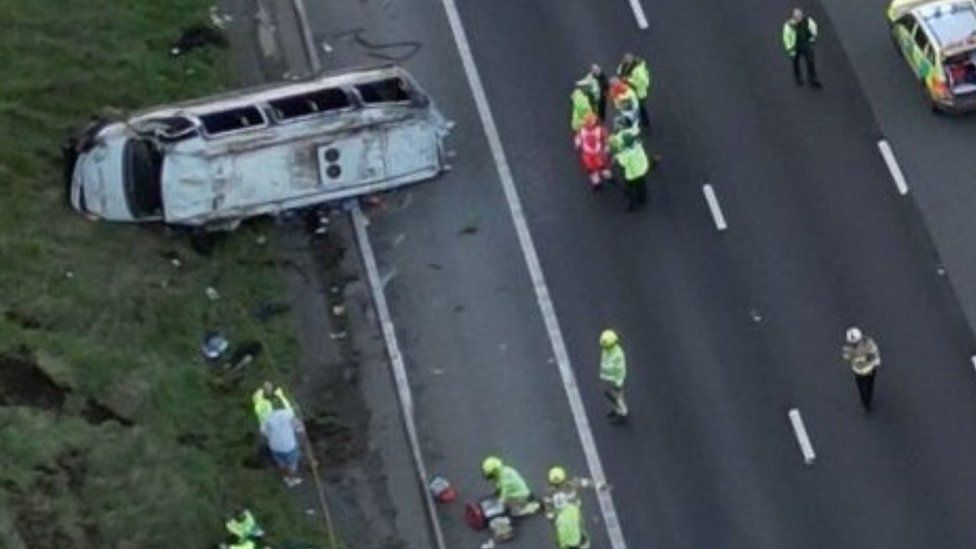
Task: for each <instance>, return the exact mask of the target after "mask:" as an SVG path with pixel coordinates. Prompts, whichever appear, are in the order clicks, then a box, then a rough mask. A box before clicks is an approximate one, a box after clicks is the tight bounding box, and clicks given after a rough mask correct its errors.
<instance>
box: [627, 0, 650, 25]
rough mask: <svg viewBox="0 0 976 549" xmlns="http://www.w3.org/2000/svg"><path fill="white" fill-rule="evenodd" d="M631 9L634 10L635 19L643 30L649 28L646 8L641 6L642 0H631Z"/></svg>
mask: <svg viewBox="0 0 976 549" xmlns="http://www.w3.org/2000/svg"><path fill="white" fill-rule="evenodd" d="M630 9H631V10H632V11H633V12H634V19H637V26H638V27H640V29H641V30H644V29H646V28H647V16H646V15H644V8H643V7H641V3H640V0H630Z"/></svg>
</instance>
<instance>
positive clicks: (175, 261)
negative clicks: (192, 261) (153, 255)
mask: <svg viewBox="0 0 976 549" xmlns="http://www.w3.org/2000/svg"><path fill="white" fill-rule="evenodd" d="M160 255H161V256H162V257H163V259H165V260H166V261H169V264H170V265H172V266H173V268H174V269H179V268H180V267H182V266H183V260H182V258H180V254H178V253H176V252H174V251H172V250H170V251H167V252H163V253H161V254H160Z"/></svg>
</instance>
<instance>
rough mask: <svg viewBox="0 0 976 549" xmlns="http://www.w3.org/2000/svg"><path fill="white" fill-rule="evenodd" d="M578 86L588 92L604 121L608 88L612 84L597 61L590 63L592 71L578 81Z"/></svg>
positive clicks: (599, 117)
mask: <svg viewBox="0 0 976 549" xmlns="http://www.w3.org/2000/svg"><path fill="white" fill-rule="evenodd" d="M576 86H577V87H578V88H582V89H583V91H585V92H586V95H587V96H589V98H590V104H591V105H592V106H593V110H594V111H596V116H597V118H598V119H599V120H600V121H601V122H603V121H604V120H605V118H604V116H606V114H607V90H608V88H609V87H610V84H609V83H608V81H607V75H605V74H603V69H602V68H600V65H597V64H596V63H593V64H592V65H590V71H589V72H587V73H586V75H585V76H583V78H581V79H579V80H577V81H576Z"/></svg>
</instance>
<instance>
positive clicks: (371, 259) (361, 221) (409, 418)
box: [352, 200, 447, 549]
mask: <svg viewBox="0 0 976 549" xmlns="http://www.w3.org/2000/svg"><path fill="white" fill-rule="evenodd" d="M354 204H355V205H354V206H353V208H352V224H353V227H354V228H355V231H356V241H357V243H358V244H359V252H360V254H361V255H362V257H363V265H364V266H365V267H366V278H367V279H369V286H370V290H371V291H372V292H373V304H374V305H375V306H376V314H377V316H378V317H379V321H380V330H381V331H382V332H383V340H384V341H385V343H386V352H387V354H388V355H390V370H391V371H392V373H393V381H394V383H395V384H396V390H397V398H398V400H399V401H400V408H401V410H400V411H401V413H402V415H403V424H404V426H405V428H406V431H407V440H408V441H409V442H410V451H411V453H412V454H413V462H414V466H415V467H416V469H417V471H416V472H417V476H418V477H420V484H421V486H420V489H421V491H422V492H423V493H424V504H425V506H426V507H427V515H428V517H427V518H428V519H429V521H430V524H431V528H432V530H433V534H434V542H435V543H436V544H437V548H438V549H447V545H445V543H444V533H443V532H442V531H441V523H440V518H439V517H438V515H437V509H436V507H435V505H434V500H433V499H432V498H431V495H430V491H429V490H428V489H427V486H428V485H429V484H430V478H429V475H428V473H427V465H426V464H425V463H424V457H423V454H422V453H421V451H420V439H419V437H418V436H417V425H416V423H415V422H414V407H413V393H412V392H411V390H410V380H409V379H408V378H407V368H406V366H405V365H404V363H403V355H402V354H400V344H399V342H398V341H397V336H396V330H395V329H394V326H393V319H392V318H391V316H390V309H389V306H388V305H387V303H386V294H385V293H384V292H383V286H384V283H383V282H382V281H381V280H380V273H379V269H378V268H377V267H376V256H374V255H373V246H372V244H370V242H369V233H367V232H366V225H367V224H368V223H369V222H368V221H367V220H366V216H365V215H363V210H362V209H360V207H359V201H358V200H356V201H354ZM394 272H395V271H394Z"/></svg>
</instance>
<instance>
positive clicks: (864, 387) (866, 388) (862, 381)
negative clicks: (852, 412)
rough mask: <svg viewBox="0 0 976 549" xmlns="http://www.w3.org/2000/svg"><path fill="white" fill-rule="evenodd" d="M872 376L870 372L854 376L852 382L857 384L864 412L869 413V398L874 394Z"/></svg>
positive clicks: (872, 373)
mask: <svg viewBox="0 0 976 549" xmlns="http://www.w3.org/2000/svg"><path fill="white" fill-rule="evenodd" d="M874 374H875V372H874V371H872V372H871V373H870V374H867V375H863V376H862V375H858V374H854V381H855V382H857V392H858V393H860V395H861V404H862V405H863V406H864V410H865V411H871V396H872V395H873V394H874Z"/></svg>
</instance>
